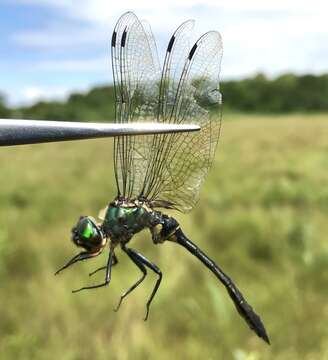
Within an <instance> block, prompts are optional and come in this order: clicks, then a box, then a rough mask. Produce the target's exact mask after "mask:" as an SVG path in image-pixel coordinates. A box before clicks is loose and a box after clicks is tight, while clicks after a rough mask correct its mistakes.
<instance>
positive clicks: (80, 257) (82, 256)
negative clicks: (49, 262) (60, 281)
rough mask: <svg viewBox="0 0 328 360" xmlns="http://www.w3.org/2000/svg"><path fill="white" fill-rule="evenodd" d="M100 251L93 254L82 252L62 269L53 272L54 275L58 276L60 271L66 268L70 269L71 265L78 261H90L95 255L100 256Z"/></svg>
mask: <svg viewBox="0 0 328 360" xmlns="http://www.w3.org/2000/svg"><path fill="white" fill-rule="evenodd" d="M100 252H101V251H98V252H95V253H90V252H87V251H82V252H80V253H79V254H77V255H75V256H74V257H73V258H72V259H71V260H70V261H69V262H68V263H67V264H65V265H64V266H63V267H61V268H60V269H59V270H57V271H56V272H55V275H58V274H59V273H60V272H61V271H63V270H65V269H67V268H68V267H70V266H71V265H73V264H75V263H76V262H78V261H82V260H87V259H91V258H93V257H95V256H97V255H99V254H100Z"/></svg>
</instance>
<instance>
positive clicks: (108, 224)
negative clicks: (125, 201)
mask: <svg viewBox="0 0 328 360" xmlns="http://www.w3.org/2000/svg"><path fill="white" fill-rule="evenodd" d="M148 217H149V212H148V211H147V210H146V209H145V208H144V207H141V206H136V205H134V206H127V207H123V206H109V207H108V209H107V211H106V215H105V219H104V223H103V229H104V231H105V233H106V234H108V235H109V236H110V237H118V238H120V237H124V236H126V234H127V233H128V234H130V235H133V234H136V233H137V232H139V231H141V230H142V229H144V228H145V227H146V226H147V222H148Z"/></svg>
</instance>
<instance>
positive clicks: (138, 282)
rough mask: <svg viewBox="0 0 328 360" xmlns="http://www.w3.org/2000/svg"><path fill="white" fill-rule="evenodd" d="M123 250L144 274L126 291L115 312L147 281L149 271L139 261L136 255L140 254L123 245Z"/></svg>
mask: <svg viewBox="0 0 328 360" xmlns="http://www.w3.org/2000/svg"><path fill="white" fill-rule="evenodd" d="M122 250H123V251H124V252H125V253H126V254H127V255H128V256H129V258H130V259H131V260H132V261H133V262H134V263H135V264H136V265H137V266H138V268H139V269H140V270H141V272H142V276H141V278H140V279H139V280H138V281H136V282H135V283H134V284H133V285H132V286H131V287H130V288H129V289H128V290H127V291H125V292H124V293H123V294H122V295H121V298H120V301H119V302H118V304H117V306H116V308H115V309H114V311H118V309H119V308H120V306H121V304H122V301H123V299H124V298H125V297H126V296H128V295H129V294H130V293H131V292H132V291H133V290H134V289H135V288H136V287H138V286H139V285H140V284H141V283H142V282H143V281H144V279H145V277H146V275H147V269H146V268H145V266H144V265H143V264H142V262H141V261H140V260H139V258H138V256H137V255H136V254H138V253H137V252H136V251H134V250H133V249H129V248H127V247H125V245H122Z"/></svg>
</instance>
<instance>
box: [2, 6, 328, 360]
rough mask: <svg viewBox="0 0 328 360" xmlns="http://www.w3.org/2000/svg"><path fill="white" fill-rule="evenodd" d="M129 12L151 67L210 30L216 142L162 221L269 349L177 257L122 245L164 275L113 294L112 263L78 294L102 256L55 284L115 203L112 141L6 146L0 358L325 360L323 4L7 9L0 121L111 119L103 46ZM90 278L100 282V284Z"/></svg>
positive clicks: (130, 271)
mask: <svg viewBox="0 0 328 360" xmlns="http://www.w3.org/2000/svg"><path fill="white" fill-rule="evenodd" d="M127 10H133V11H134V12H136V14H137V15H138V16H139V18H141V19H144V18H145V19H147V20H148V21H149V23H150V24H151V26H152V29H153V32H154V35H155V37H156V40H157V43H158V51H159V54H160V55H161V56H162V55H163V53H164V50H165V48H166V44H167V42H168V40H169V38H170V35H171V34H172V32H173V31H174V29H175V28H176V27H177V26H178V25H179V24H180V23H181V22H183V21H184V20H186V19H189V18H193V19H195V20H196V29H195V39H196V38H197V37H198V36H199V35H201V34H202V33H204V32H205V31H207V30H211V29H215V30H219V31H220V33H221V35H222V37H223V44H224V56H223V63H222V70H221V85H220V86H221V91H222V93H223V101H224V109H223V131H222V134H221V139H220V143H219V148H218V151H217V155H216V158H215V162H214V164H213V168H212V170H211V171H210V173H209V175H208V178H207V181H206V182H205V186H204V188H203V191H202V194H201V200H200V202H199V204H198V206H197V207H196V208H195V209H194V210H193V211H192V212H191V213H190V214H188V215H182V214H174V215H175V216H176V217H177V219H178V221H179V222H180V223H181V224H182V227H183V229H184V231H185V233H186V234H187V235H188V236H189V237H190V238H191V239H192V240H193V241H194V242H195V243H197V244H198V245H199V246H200V247H201V248H202V249H203V250H204V251H205V252H206V253H208V254H209V255H210V256H211V257H212V258H213V259H214V260H215V261H217V263H218V264H220V265H221V267H222V268H223V269H224V270H225V271H226V272H227V273H228V274H229V275H230V276H231V277H232V278H233V279H234V280H235V282H236V284H237V285H238V287H239V288H240V289H241V291H242V292H243V293H244V295H245V297H246V298H247V299H248V300H249V302H250V303H251V304H252V306H253V307H254V308H255V309H256V311H257V313H259V314H260V315H261V317H262V320H263V321H264V323H265V326H266V329H267V331H268V334H269V337H270V340H271V343H272V345H271V346H267V345H266V344H265V343H264V342H262V341H261V340H260V339H258V338H257V337H256V335H254V333H253V332H251V331H250V330H249V329H248V328H247V326H246V325H245V324H244V322H243V320H242V319H241V318H240V317H239V315H238V314H237V313H236V311H235V308H234V306H233V304H232V303H231V300H230V299H229V297H228V296H227V294H226V291H225V289H224V288H223V287H222V286H221V285H220V284H219V283H218V282H217V280H216V278H214V277H213V275H212V274H210V273H209V272H208V271H207V270H206V269H205V268H203V266H202V265H201V264H200V263H199V262H198V261H197V260H196V259H194V258H193V257H192V256H191V255H190V254H188V253H186V252H185V251H184V250H183V249H180V248H177V247H176V246H175V245H174V244H164V245H161V246H157V247H154V246H153V245H152V242H151V239H150V236H149V234H148V233H147V232H144V233H141V234H139V235H138V236H137V238H136V239H135V240H133V242H134V247H135V248H136V249H138V250H140V251H141V252H143V253H144V254H145V255H146V256H147V257H148V258H150V259H151V260H153V261H154V262H155V263H157V264H158V265H159V267H160V268H161V269H162V271H163V274H164V278H163V283H162V286H161V288H160V290H159V293H158V295H157V297H156V298H155V301H154V303H153V306H152V309H151V313H150V318H149V320H148V322H146V323H145V322H144V321H143V320H142V319H143V316H144V311H145V302H146V299H147V297H148V294H149V293H150V292H151V289H152V286H153V283H154V281H155V276H152V275H150V276H149V277H148V278H147V280H146V281H145V283H144V284H143V286H141V287H140V288H138V289H137V290H136V291H135V293H133V294H131V295H130V297H129V298H128V299H127V301H126V302H125V303H124V304H123V305H122V308H121V309H120V311H119V312H118V313H114V312H113V311H112V309H113V308H114V307H115V306H116V304H117V301H118V299H119V296H120V294H121V293H122V291H124V290H125V289H126V288H127V287H128V286H129V285H131V284H132V282H133V281H134V280H135V278H136V277H137V276H139V273H138V270H137V269H136V268H135V266H134V265H133V264H131V263H130V261H128V259H126V257H125V256H122V254H121V253H118V258H119V262H120V263H119V265H118V266H117V267H115V268H114V270H113V279H112V282H111V284H110V287H109V288H105V289H98V290H95V291H93V292H85V293H79V294H72V293H71V290H72V289H75V288H79V287H80V286H81V285H84V284H86V283H88V282H90V280H89V277H88V273H89V272H90V271H92V270H94V269H95V268H97V266H100V265H102V264H103V263H104V262H105V261H106V255H103V256H100V257H99V258H97V259H95V260H94V261H90V262H88V263H84V264H79V265H76V266H75V267H73V268H72V269H70V270H68V271H66V272H64V273H63V274H62V275H60V276H59V277H56V278H55V277H54V276H53V274H54V272H55V271H56V270H57V269H58V268H59V267H60V266H61V265H62V264H63V263H64V262H65V261H66V260H67V259H68V258H70V257H72V256H73V255H74V254H75V253H76V250H77V249H76V248H75V247H74V246H73V244H72V243H71V242H70V240H69V239H70V229H71V227H72V225H73V224H74V223H75V222H76V220H77V219H78V217H79V215H81V214H89V215H92V216H95V217H96V216H97V213H98V211H99V210H100V209H101V208H103V207H104V206H105V205H106V204H107V203H108V202H109V201H110V200H112V198H113V197H114V196H115V195H116V193H115V186H114V182H113V179H114V178H113V170H112V166H113V165H112V140H91V141H81V142H68V143H61V144H43V145H34V146H21V147H17V148H2V149H1V156H0V169H1V170H0V189H1V190H0V219H1V220H0V283H1V294H0V319H1V320H0V349H1V358H3V359H58V358H60V359H63V360H66V359H90V358H92V359H168V358H171V357H172V356H174V357H175V358H177V359H235V360H257V359H307V360H310V359H311V360H312V359H327V358H328V345H327V344H328V342H327V335H328V329H327V326H326V322H327V320H328V290H327V289H328V287H327V284H328V243H327V239H326V234H327V233H328V224H327V218H328V190H327V184H328V123H327V121H328V60H327V59H328V51H327V46H326V44H327V36H328V27H327V23H326V14H327V10H328V5H326V4H325V3H324V2H323V1H319V0H313V1H311V2H306V1H288V2H286V1H282V0H276V1H266V2H263V1H259V0H250V1H248V2H245V1H242V0H232V1H225V2H222V1H210V0H206V1H196V0H188V1H184V0H183V1H178V2H177V1H172V0H168V1H166V2H158V3H156V2H150V1H146V0H141V1H138V2H133V1H131V0H130V1H124V4H122V3H120V2H108V1H104V0H93V1H91V0H81V1H79V2H78V3H77V2H73V1H68V0H56V1H55V0H2V1H1V2H0V31H1V41H0V54H1V57H0V93H1V97H0V117H8V118H10V117H11V118H32V119H45V120H47V119H49V120H70V121H73V120H80V121H108V120H112V119H113V117H114V101H113V100H114V99H113V88H112V75H111V68H110V52H109V39H110V37H111V32H112V30H113V27H114V25H115V22H116V21H117V19H118V17H119V16H120V15H121V14H122V13H123V12H125V11H127ZM100 278H101V275H99V280H100Z"/></svg>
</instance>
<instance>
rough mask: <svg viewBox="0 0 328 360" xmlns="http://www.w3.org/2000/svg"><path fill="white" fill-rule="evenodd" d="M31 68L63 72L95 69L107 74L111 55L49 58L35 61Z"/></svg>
mask: <svg viewBox="0 0 328 360" xmlns="http://www.w3.org/2000/svg"><path fill="white" fill-rule="evenodd" d="M30 70H42V71H63V72H65V71H68V72H80V71H95V72H103V73H104V74H105V73H106V72H108V71H109V70H110V60H109V55H108V56H106V57H99V58H93V59H92V58H90V59H81V60H48V61H42V62H36V63H34V64H33V65H32V68H30Z"/></svg>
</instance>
